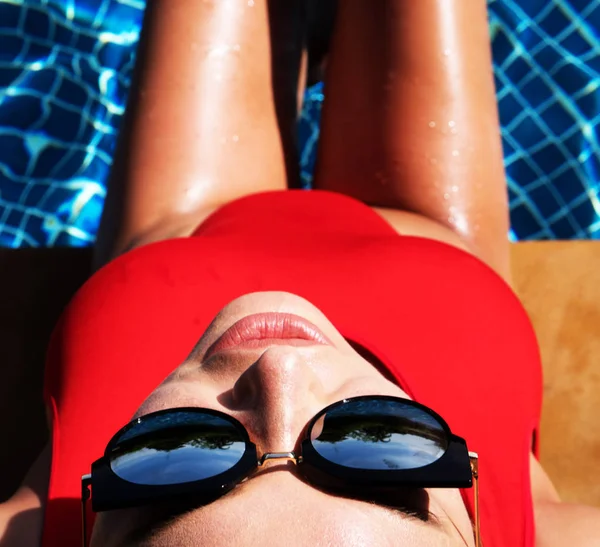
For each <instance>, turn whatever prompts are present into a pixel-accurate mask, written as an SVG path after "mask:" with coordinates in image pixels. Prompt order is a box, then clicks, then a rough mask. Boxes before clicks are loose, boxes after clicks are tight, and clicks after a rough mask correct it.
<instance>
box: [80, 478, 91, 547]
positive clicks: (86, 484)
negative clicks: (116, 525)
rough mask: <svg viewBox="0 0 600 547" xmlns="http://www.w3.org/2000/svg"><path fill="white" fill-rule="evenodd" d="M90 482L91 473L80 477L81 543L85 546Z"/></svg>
mask: <svg viewBox="0 0 600 547" xmlns="http://www.w3.org/2000/svg"><path fill="white" fill-rule="evenodd" d="M91 483H92V476H91V475H83V477H81V545H82V547H87V519H86V504H87V500H89V499H90V485H91Z"/></svg>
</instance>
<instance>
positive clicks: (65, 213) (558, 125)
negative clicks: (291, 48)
mask: <svg viewBox="0 0 600 547" xmlns="http://www.w3.org/2000/svg"><path fill="white" fill-rule="evenodd" d="M144 7H145V1H144V0H0V245H1V246H8V247H35V246H53V245H70V246H86V245H91V244H92V243H93V241H94V238H95V234H96V230H97V228H98V222H99V217H100V212H101V210H102V205H103V202H104V197H105V194H106V189H105V181H106V178H107V175H108V172H109V169H110V165H111V157H112V152H113V149H114V146H115V140H116V135H117V131H118V128H119V123H120V121H121V118H122V114H123V112H124V105H125V101H126V97H127V90H128V86H129V83H130V77H131V72H132V69H133V64H134V56H135V47H136V45H137V40H138V37H139V30H140V24H141V20H142V14H143V10H144ZM489 8H490V34H491V37H492V45H493V53H494V68H495V77H496V86H497V93H498V102H499V103H498V104H499V109H500V119H501V124H502V137H503V145H504V156H505V165H506V171H507V175H508V183H509V197H510V206H511V223H512V230H511V236H512V238H513V239H555V238H556V239H567V238H593V239H600V201H599V193H600V146H599V144H598V140H599V135H598V133H599V130H600V129H599V124H598V122H599V121H600V39H599V37H598V36H599V33H600V3H598V2H596V1H595V0H570V1H568V2H567V1H566V0H553V1H548V0H526V1H521V2H513V1H512V0H490V1H489ZM322 102H323V89H322V86H321V85H317V86H314V87H312V88H310V89H309V90H308V91H307V93H306V101H305V107H304V111H303V113H302V117H301V119H300V122H299V126H298V131H299V135H300V143H301V148H302V151H301V162H302V180H303V183H304V185H305V186H306V187H310V183H311V173H312V169H313V167H314V162H315V152H316V143H317V142H318V135H319V116H320V111H321V106H322Z"/></svg>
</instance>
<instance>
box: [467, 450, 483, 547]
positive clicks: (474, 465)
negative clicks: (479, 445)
mask: <svg viewBox="0 0 600 547" xmlns="http://www.w3.org/2000/svg"><path fill="white" fill-rule="evenodd" d="M469 460H470V462H471V473H472V474H473V483H474V484H473V487H474V489H475V491H474V498H475V499H474V501H475V503H474V506H475V508H474V513H475V514H474V517H475V547H482V546H481V536H480V531H479V456H478V455H477V454H476V453H475V452H469Z"/></svg>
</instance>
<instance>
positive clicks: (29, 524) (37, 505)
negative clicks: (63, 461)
mask: <svg viewBox="0 0 600 547" xmlns="http://www.w3.org/2000/svg"><path fill="white" fill-rule="evenodd" d="M50 459H51V449H50V445H49V444H48V445H46V446H45V447H44V449H43V450H42V452H41V454H40V455H39V456H38V458H37V459H36V461H35V462H34V464H33V466H32V467H31V469H30V470H29V472H28V473H27V475H26V477H25V480H24V481H23V484H22V486H21V487H20V488H19V490H17V492H16V493H15V494H14V495H13V496H12V497H11V498H10V499H9V500H8V501H6V502H4V503H2V504H0V547H21V546H23V545H31V546H33V545H39V544H40V542H41V537H42V527H43V522H44V506H45V503H46V496H47V493H48V480H49V477H50Z"/></svg>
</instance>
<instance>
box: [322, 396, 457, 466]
mask: <svg viewBox="0 0 600 547" xmlns="http://www.w3.org/2000/svg"><path fill="white" fill-rule="evenodd" d="M317 425H318V427H315V428H313V430H312V431H311V440H312V444H313V446H314V448H315V450H316V451H317V452H318V453H319V454H320V455H321V456H322V457H324V458H325V459H327V460H329V461H331V462H333V463H336V464H338V465H344V466H346V467H351V468H354V469H370V470H390V469H415V468H418V467H424V466H425V465H428V464H430V463H433V462H435V461H436V460H438V459H439V458H441V457H442V455H443V454H444V452H445V451H446V449H447V448H448V439H447V436H446V432H445V430H444V428H443V427H442V425H441V424H440V423H439V422H438V421H437V420H436V418H434V417H433V416H432V415H431V414H429V413H428V412H426V411H424V410H422V409H420V408H418V407H415V406H412V405H410V404H405V403H402V402H400V401H388V400H384V399H379V400H370V401H368V400H367V401H352V402H350V403H346V404H344V405H340V406H338V407H334V408H332V409H331V410H330V411H328V412H327V413H326V414H325V415H324V416H323V417H322V418H321V419H319V420H318V421H317V423H316V424H315V426H317Z"/></svg>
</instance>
